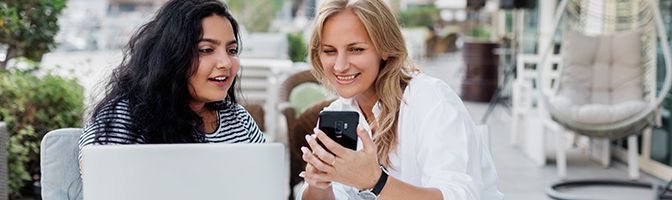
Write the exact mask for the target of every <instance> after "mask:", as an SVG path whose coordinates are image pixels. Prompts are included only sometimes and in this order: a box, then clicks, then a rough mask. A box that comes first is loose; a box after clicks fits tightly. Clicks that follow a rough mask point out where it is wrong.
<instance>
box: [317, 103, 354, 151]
mask: <svg viewBox="0 0 672 200" xmlns="http://www.w3.org/2000/svg"><path fill="white" fill-rule="evenodd" d="M319 121H320V122H319V125H318V128H319V129H320V130H322V132H324V133H325V134H326V135H327V136H329V138H331V139H332V140H334V141H335V142H336V143H338V144H340V145H341V146H343V147H345V148H349V149H352V150H357V125H358V124H359V114H358V113H357V112H354V111H322V112H320V120H319ZM317 142H318V143H319V144H320V145H322V147H324V144H322V142H320V141H319V140H318V141H317ZM324 149H325V150H327V151H329V150H328V149H327V148H324ZM330 153H331V152H330Z"/></svg>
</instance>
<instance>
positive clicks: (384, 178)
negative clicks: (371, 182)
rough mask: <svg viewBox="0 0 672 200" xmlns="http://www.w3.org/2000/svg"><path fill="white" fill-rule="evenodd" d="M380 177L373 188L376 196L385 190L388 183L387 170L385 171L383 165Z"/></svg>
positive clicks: (372, 191)
mask: <svg viewBox="0 0 672 200" xmlns="http://www.w3.org/2000/svg"><path fill="white" fill-rule="evenodd" d="M380 172H381V173H380V177H379V178H378V182H376V185H375V186H373V190H371V193H373V194H375V195H376V196H378V195H380V192H381V191H383V187H385V183H387V176H388V175H387V172H385V167H383V166H382V165H381V166H380Z"/></svg>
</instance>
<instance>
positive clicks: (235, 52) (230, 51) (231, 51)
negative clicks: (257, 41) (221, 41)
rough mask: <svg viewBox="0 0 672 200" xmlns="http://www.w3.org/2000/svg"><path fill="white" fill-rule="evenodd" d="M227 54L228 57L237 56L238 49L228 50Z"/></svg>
mask: <svg viewBox="0 0 672 200" xmlns="http://www.w3.org/2000/svg"><path fill="white" fill-rule="evenodd" d="M228 52H229V54H230V55H238V49H229V50H228Z"/></svg>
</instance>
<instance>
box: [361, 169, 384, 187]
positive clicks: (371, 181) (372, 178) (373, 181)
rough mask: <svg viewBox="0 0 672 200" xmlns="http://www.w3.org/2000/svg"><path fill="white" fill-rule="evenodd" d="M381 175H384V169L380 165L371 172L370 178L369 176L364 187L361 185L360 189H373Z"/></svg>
mask: <svg viewBox="0 0 672 200" xmlns="http://www.w3.org/2000/svg"><path fill="white" fill-rule="evenodd" d="M381 175H383V170H382V169H380V167H376V170H375V171H374V172H373V173H371V176H369V178H367V179H368V180H367V181H366V183H365V184H364V185H363V186H364V187H361V188H359V189H360V190H369V189H373V187H375V186H376V183H378V179H380V176H381Z"/></svg>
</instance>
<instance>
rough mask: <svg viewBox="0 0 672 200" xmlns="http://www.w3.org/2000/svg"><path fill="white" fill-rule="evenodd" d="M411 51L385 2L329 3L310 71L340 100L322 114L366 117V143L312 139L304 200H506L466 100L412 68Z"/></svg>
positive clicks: (319, 22)
mask: <svg viewBox="0 0 672 200" xmlns="http://www.w3.org/2000/svg"><path fill="white" fill-rule="evenodd" d="M404 44H405V42H404V40H403V37H402V35H401V31H400V28H399V25H398V24H397V20H396V19H395V17H394V15H393V14H392V11H391V10H390V8H389V7H388V6H387V5H386V4H385V3H384V2H383V0H325V1H324V2H323V3H322V5H321V6H320V8H319V12H318V14H317V16H316V18H315V28H314V30H313V36H312V38H311V41H310V45H311V51H310V58H311V64H312V66H313V73H314V75H315V76H316V77H318V78H319V79H320V80H321V81H322V83H323V84H325V85H329V86H331V87H332V88H333V89H335V90H336V92H337V93H338V95H339V97H340V98H339V99H338V100H336V101H335V102H333V103H332V104H331V105H330V106H328V107H327V108H325V110H335V111H346V110H347V111H356V112H358V113H359V115H360V122H359V124H360V127H358V133H357V134H358V136H359V139H360V140H359V141H358V150H357V151H353V150H350V149H347V148H344V147H342V146H340V145H339V144H337V143H335V142H334V141H333V140H331V139H330V138H329V137H328V136H326V135H325V134H324V133H323V132H322V131H320V130H319V129H315V130H314V131H315V134H314V135H309V136H306V140H307V141H308V144H309V146H310V148H308V147H302V148H301V151H302V152H303V155H302V158H303V160H304V161H306V163H307V164H306V168H305V171H303V172H301V174H300V176H302V177H304V179H305V182H306V184H304V187H303V188H302V190H301V191H300V192H299V195H298V198H299V199H377V198H379V197H380V198H381V199H423V200H430V199H501V198H502V194H501V193H499V191H498V190H497V188H496V180H497V175H496V172H495V171H494V166H493V163H492V159H491V158H490V156H489V154H488V153H487V152H482V151H481V149H482V145H483V144H481V143H480V140H478V139H477V137H478V135H477V134H476V133H475V125H474V123H473V122H472V121H471V118H470V116H469V114H468V112H467V111H466V109H465V107H464V105H463V103H462V101H461V100H460V98H459V97H458V96H457V95H456V94H455V92H453V90H451V89H450V88H449V87H448V85H446V84H445V83H444V82H442V81H440V80H438V79H436V78H432V77H430V76H427V75H425V74H423V73H421V72H419V71H418V70H416V69H414V68H413V67H412V66H411V65H410V61H409V60H408V53H407V51H406V47H405V45H404ZM316 140H319V141H321V142H323V143H324V144H325V148H322V147H321V146H320V145H319V144H318V143H317V141H316ZM330 152H333V153H330Z"/></svg>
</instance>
